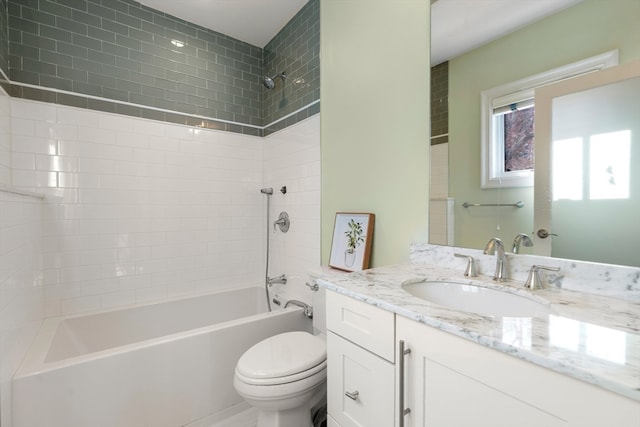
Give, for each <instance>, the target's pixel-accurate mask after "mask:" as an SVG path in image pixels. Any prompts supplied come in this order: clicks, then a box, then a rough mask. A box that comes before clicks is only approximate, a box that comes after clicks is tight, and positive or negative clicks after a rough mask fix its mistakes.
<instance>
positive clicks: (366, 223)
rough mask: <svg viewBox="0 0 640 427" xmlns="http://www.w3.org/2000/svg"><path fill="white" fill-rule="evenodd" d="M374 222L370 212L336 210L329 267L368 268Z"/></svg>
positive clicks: (354, 269) (347, 269)
mask: <svg viewBox="0 0 640 427" xmlns="http://www.w3.org/2000/svg"><path fill="white" fill-rule="evenodd" d="M374 222H375V215H374V214H372V213H355V212H337V213H336V219H335V223H334V226H333V239H332V241H331V254H330V257H329V267H332V268H336V269H338V270H343V271H360V270H366V269H367V268H369V260H370V258H371V245H372V242H373V226H374Z"/></svg>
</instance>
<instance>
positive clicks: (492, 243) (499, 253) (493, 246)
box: [484, 237, 507, 281]
mask: <svg viewBox="0 0 640 427" xmlns="http://www.w3.org/2000/svg"><path fill="white" fill-rule="evenodd" d="M484 253H485V255H493V254H494V253H495V254H496V272H495V273H494V274H493V280H497V281H501V280H506V279H507V268H506V267H507V266H506V264H507V256H506V255H505V254H504V244H503V243H502V240H500V239H498V238H497V237H493V238H492V239H491V240H489V243H487V246H486V247H485V248H484Z"/></svg>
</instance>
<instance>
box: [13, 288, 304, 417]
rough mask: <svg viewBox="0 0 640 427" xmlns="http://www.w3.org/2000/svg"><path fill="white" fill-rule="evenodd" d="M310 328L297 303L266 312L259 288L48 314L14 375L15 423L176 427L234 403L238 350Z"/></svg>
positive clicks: (236, 400) (236, 398)
mask: <svg viewBox="0 0 640 427" xmlns="http://www.w3.org/2000/svg"><path fill="white" fill-rule="evenodd" d="M293 330H304V331H308V332H311V330H312V325H311V321H310V320H309V319H307V318H306V317H304V315H303V314H302V310H301V309H299V308H294V307H292V308H291V309H287V310H279V311H274V312H272V313H268V312H266V301H265V295H264V289H263V288H260V287H252V288H243V289H236V290H229V291H220V292H216V293H213V294H207V295H201V296H198V297H191V298H186V299H180V300H175V301H169V302H163V303H158V304H149V305H144V306H137V307H133V308H127V309H122V310H113V311H107V312H101V313H96V314H90V315H84V316H73V317H71V316H67V317H61V318H55V319H48V320H46V321H45V323H44V324H43V326H42V328H41V330H40V332H39V333H38V336H37V337H36V339H35V341H34V343H33V345H32V346H31V348H30V350H29V351H28V353H27V356H26V357H25V360H24V361H23V363H22V365H21V366H20V368H19V370H18V372H17V373H16V375H15V376H14V378H13V422H14V424H13V425H14V427H103V426H104V427H129V426H130V427H145V426H149V427H164V426H166V427H179V426H182V425H185V424H188V423H190V422H193V421H196V420H198V419H201V418H203V417H206V416H208V415H210V414H214V413H216V412H219V411H221V410H223V409H226V408H230V407H231V406H233V405H235V404H238V403H240V402H242V399H241V398H240V397H239V396H238V395H237V394H236V393H235V390H234V388H233V372H234V368H235V364H236V361H237V360H238V358H239V357H240V356H241V355H242V353H243V352H244V351H245V350H246V349H248V348H249V347H250V346H252V345H253V344H255V343H256V342H258V341H260V340H262V339H264V338H266V337H268V336H271V335H274V334H278V333H281V332H286V331H293Z"/></svg>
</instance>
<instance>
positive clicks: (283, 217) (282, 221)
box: [273, 212, 291, 233]
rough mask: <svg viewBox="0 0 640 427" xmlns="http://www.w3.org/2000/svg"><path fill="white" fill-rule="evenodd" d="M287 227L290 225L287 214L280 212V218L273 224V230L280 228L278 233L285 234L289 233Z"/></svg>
mask: <svg viewBox="0 0 640 427" xmlns="http://www.w3.org/2000/svg"><path fill="white" fill-rule="evenodd" d="M289 225H291V221H290V220H289V214H287V213H286V212H280V216H278V219H277V221H274V222H273V230H274V231H275V229H276V226H278V227H280V231H282V232H283V233H286V232H287V231H289Z"/></svg>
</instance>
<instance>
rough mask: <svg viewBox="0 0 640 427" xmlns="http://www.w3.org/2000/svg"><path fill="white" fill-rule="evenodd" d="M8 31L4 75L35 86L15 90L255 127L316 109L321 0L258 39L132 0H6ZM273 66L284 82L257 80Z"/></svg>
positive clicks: (206, 123) (219, 125) (218, 125)
mask: <svg viewBox="0 0 640 427" xmlns="http://www.w3.org/2000/svg"><path fill="white" fill-rule="evenodd" d="M0 1H3V2H6V1H7V0H0ZM5 5H6V4H5ZM0 17H1V16H0ZM2 21H3V22H2V23H3V24H5V22H4V21H5V20H2ZM0 27H1V26H0ZM0 37H2V35H1V34H0ZM4 37H5V38H6V35H5V36H4ZM174 39H175V40H180V41H184V42H186V45H185V46H184V47H183V48H176V47H175V46H173V45H172V44H171V40H174ZM8 41H9V45H8V57H9V66H8V71H9V78H10V79H11V81H13V82H19V83H25V84H27V85H33V86H35V87H30V86H20V85H13V86H12V87H11V90H10V92H11V95H12V96H14V97H21V98H27V99H34V100H40V101H46V102H53V103H59V104H64V105H71V106H77V107H81V108H89V109H93V110H99V111H106V112H117V113H120V114H126V115H131V116H135V117H144V118H150V119H155V120H161V121H167V122H172V123H179V124H187V125H192V126H196V125H198V126H201V127H208V128H212V129H219V130H226V131H231V132H239V133H245V134H251V135H258V136H262V135H264V134H269V133H272V132H274V131H277V130H279V129H283V128H284V127H286V126H288V125H291V124H292V123H296V122H297V121H300V120H303V119H305V118H307V117H309V116H311V115H313V114H315V113H317V112H318V110H319V106H318V105H317V101H318V100H319V58H318V55H319V43H320V41H319V0H311V1H310V2H309V3H308V4H307V5H306V6H305V7H303V9H301V10H300V11H299V13H298V14H297V15H296V16H295V17H294V18H292V19H291V21H290V22H289V23H288V24H287V25H286V26H285V27H284V28H283V29H282V30H281V31H280V32H279V33H278V34H277V35H276V36H275V37H274V39H273V40H272V41H271V42H269V44H267V46H265V48H264V49H260V48H258V47H256V46H252V45H250V44H247V43H244V42H241V41H239V40H236V39H233V38H231V37H228V36H225V35H223V34H220V33H216V32H214V31H211V30H207V29H205V28H202V27H199V26H197V25H195V24H191V23H189V22H186V21H183V20H181V19H178V18H175V17H172V16H170V15H167V14H164V13H162V12H159V11H156V10H153V9H150V8H148V7H146V6H144V5H141V4H140V3H138V2H135V1H132V0H102V1H98V0H58V1H52V0H28V1H20V2H18V1H14V0H9V1H8ZM5 50H6V49H5ZM2 53H3V50H2V49H0V66H4V68H3V69H4V70H5V71H7V67H6V60H4V61H3V55H2ZM272 70H278V71H277V72H281V71H286V72H287V74H288V76H289V78H288V81H287V86H286V88H282V87H280V86H279V87H278V88H277V89H276V90H274V91H267V90H266V89H264V88H263V86H262V84H261V82H260V76H262V75H263V74H269V73H274V74H275V73H277V72H274V71H272ZM294 82H296V83H295V84H294ZM47 88H52V89H56V90H59V91H64V92H56V91H52V90H47ZM76 94H77V95H76ZM83 95H89V96H88V97H85V96H83ZM93 97H97V98H93ZM112 100H113V101H119V102H112ZM314 102H315V104H314ZM126 103H131V104H134V105H129V104H126ZM145 106H146V107H154V108H157V109H162V111H159V110H154V109H152V108H144V107H145ZM299 110H300V111H299ZM288 115H292V116H291V117H288V118H287V119H286V120H283V121H282V122H278V123H275V124H273V125H272V126H269V128H267V129H266V130H265V129H263V127H264V126H265V125H268V124H270V123H273V122H274V121H277V120H279V119H282V118H284V117H287V116H288Z"/></svg>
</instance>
